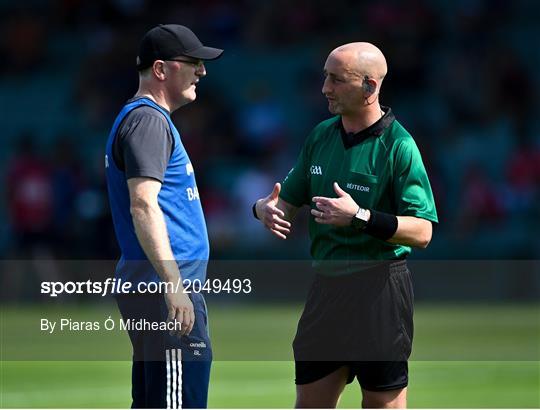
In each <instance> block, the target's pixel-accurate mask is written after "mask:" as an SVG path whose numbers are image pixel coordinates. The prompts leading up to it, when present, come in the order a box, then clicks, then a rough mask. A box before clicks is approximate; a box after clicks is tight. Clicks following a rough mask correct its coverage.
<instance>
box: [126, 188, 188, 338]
mask: <svg viewBox="0 0 540 410" xmlns="http://www.w3.org/2000/svg"><path fill="white" fill-rule="evenodd" d="M127 183H128V189H129V198H130V212H131V217H132V219H133V225H134V227H135V233H136V234H137V239H138V240H139V243H140V245H141V247H142V249H143V250H144V253H145V254H146V256H147V258H148V260H149V261H150V262H151V263H152V266H153V267H154V269H155V270H156V272H157V274H158V275H159V277H160V278H161V280H162V281H164V282H171V283H175V284H176V283H177V281H180V286H179V287H178V293H165V302H166V303H167V307H168V309H169V317H168V320H169V321H172V320H176V321H178V322H180V323H182V325H181V326H182V330H181V332H179V334H178V335H180V336H181V335H183V334H189V333H190V332H191V329H192V328H193V324H194V323H195V313H194V311H193V304H192V303H191V300H190V299H189V297H188V296H187V294H185V293H184V292H183V290H184V288H183V286H182V282H181V281H182V276H181V275H180V270H179V269H178V265H177V264H176V261H175V258H174V255H173V252H172V249H171V245H170V241H169V236H168V233H167V225H166V224H165V219H164V217H163V212H162V211H161V208H160V207H159V203H158V194H159V191H160V189H161V182H159V181H158V180H155V179H153V178H131V179H128V181H127Z"/></svg>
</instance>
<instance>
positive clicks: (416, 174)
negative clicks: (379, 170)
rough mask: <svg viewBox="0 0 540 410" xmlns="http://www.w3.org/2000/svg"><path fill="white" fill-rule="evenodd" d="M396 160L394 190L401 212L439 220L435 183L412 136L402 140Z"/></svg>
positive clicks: (398, 210) (399, 211)
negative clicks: (429, 175)
mask: <svg viewBox="0 0 540 410" xmlns="http://www.w3.org/2000/svg"><path fill="white" fill-rule="evenodd" d="M394 161H395V162H394V178H393V192H394V203H395V204H396V205H397V215H398V216H415V217H418V218H423V219H427V220H429V221H432V222H438V218H437V210H436V208H435V200H434V198H433V192H432V191H431V185H430V183H429V179H428V176H427V173H426V169H425V167H424V163H423V162H422V156H421V155H420V151H419V150H418V147H417V146H416V143H415V142H414V140H413V139H412V138H410V139H407V140H403V141H400V142H399V143H398V145H397V149H396V152H395V157H394Z"/></svg>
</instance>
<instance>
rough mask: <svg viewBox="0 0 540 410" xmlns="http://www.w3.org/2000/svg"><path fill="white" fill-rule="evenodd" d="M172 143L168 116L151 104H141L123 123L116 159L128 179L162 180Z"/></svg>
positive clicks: (114, 150)
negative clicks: (146, 105) (164, 115)
mask: <svg viewBox="0 0 540 410" xmlns="http://www.w3.org/2000/svg"><path fill="white" fill-rule="evenodd" d="M173 144H174V140H173V136H172V134H171V130H170V128H169V124H168V123H167V120H166V119H165V117H163V115H162V114H161V113H160V112H158V111H156V110H155V109H153V108H151V107H140V108H137V109H135V110H133V111H132V112H130V113H129V114H128V115H127V116H126V118H125V119H124V121H123V122H122V124H121V125H120V127H119V129H118V134H117V137H116V141H115V147H114V148H113V153H114V159H115V161H116V163H117V165H118V167H119V168H120V169H121V170H122V171H124V172H125V174H126V179H130V178H136V177H149V178H154V179H157V180H158V181H160V182H163V178H164V175H165V170H166V169H167V165H168V163H169V159H170V158H171V153H172V150H173Z"/></svg>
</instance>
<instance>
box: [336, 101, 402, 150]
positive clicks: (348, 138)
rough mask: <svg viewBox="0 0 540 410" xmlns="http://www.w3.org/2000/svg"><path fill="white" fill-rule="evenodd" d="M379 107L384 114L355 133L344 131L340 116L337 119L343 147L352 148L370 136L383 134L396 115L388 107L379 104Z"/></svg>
mask: <svg viewBox="0 0 540 410" xmlns="http://www.w3.org/2000/svg"><path fill="white" fill-rule="evenodd" d="M381 109H382V110H383V112H384V115H383V116H382V117H381V118H380V119H379V120H378V121H377V122H375V123H374V124H372V125H370V126H369V127H367V128H366V129H364V130H362V131H359V132H357V133H352V132H346V131H345V128H343V123H342V122H341V117H340V119H339V121H337V125H338V128H339V131H340V134H341V139H342V140H343V145H344V146H345V149H349V148H352V147H354V146H355V145H358V144H360V143H361V142H362V141H364V140H366V139H368V138H370V137H376V138H377V137H380V136H381V135H383V134H384V132H385V131H386V130H387V129H388V127H390V125H391V124H392V123H393V122H394V120H395V119H396V117H395V116H394V113H393V112H392V109H391V108H390V107H385V106H382V105H381Z"/></svg>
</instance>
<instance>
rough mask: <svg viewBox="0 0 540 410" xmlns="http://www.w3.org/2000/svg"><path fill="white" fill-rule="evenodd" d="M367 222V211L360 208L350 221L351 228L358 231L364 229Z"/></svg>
mask: <svg viewBox="0 0 540 410" xmlns="http://www.w3.org/2000/svg"><path fill="white" fill-rule="evenodd" d="M368 220H369V210H367V209H364V208H362V207H360V208H358V212H357V213H356V215H354V216H353V218H352V220H351V226H352V227H353V228H355V229H358V230H360V231H361V230H363V229H365V228H366V225H367V223H368Z"/></svg>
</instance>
